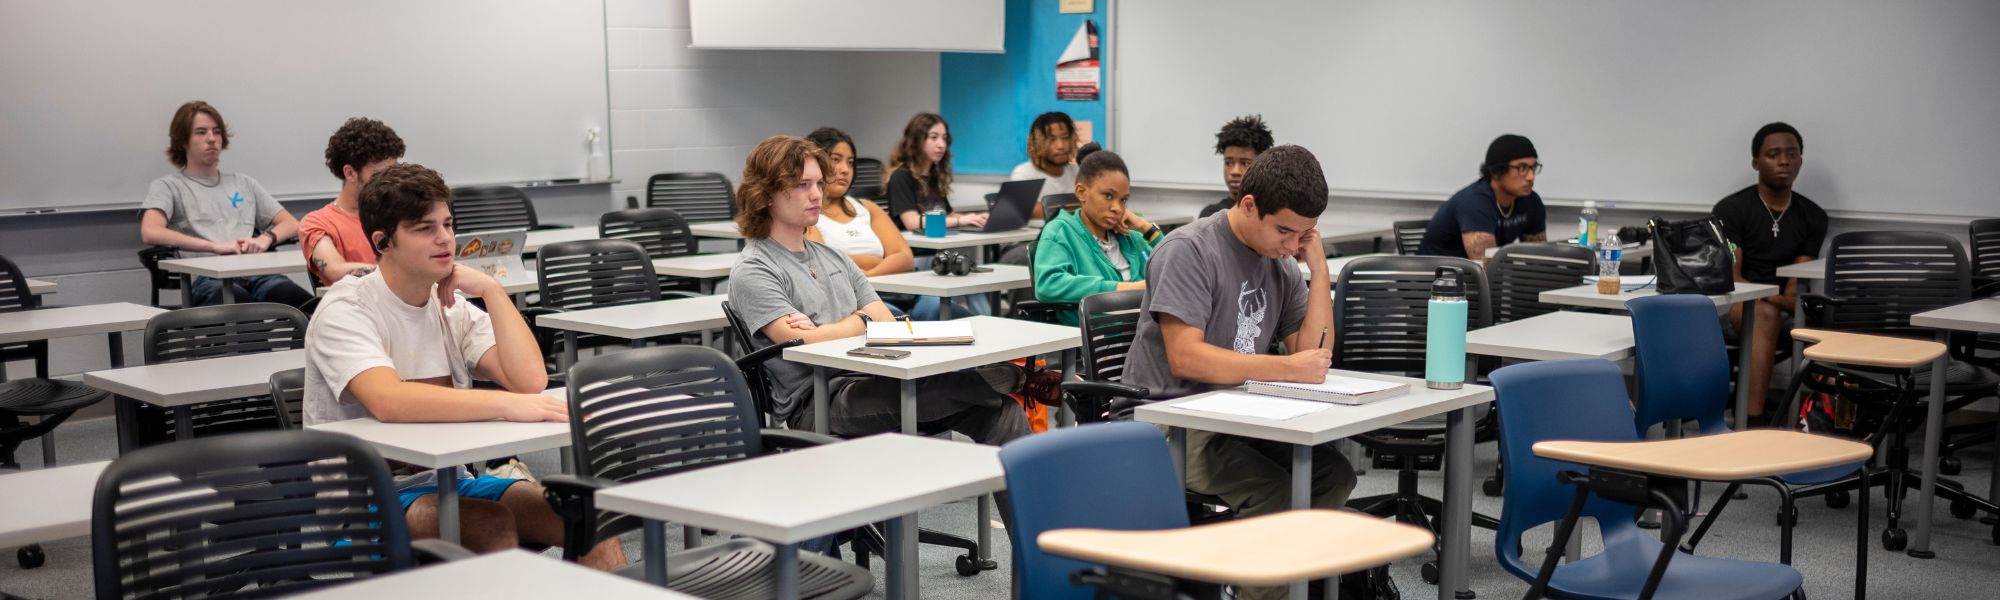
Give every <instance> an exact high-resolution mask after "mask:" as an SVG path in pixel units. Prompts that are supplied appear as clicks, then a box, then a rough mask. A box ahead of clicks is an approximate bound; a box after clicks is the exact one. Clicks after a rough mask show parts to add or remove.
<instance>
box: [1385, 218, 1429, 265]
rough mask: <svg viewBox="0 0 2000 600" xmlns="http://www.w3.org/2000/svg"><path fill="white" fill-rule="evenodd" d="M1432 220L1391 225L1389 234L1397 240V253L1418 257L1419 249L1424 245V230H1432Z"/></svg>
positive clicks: (1418, 220) (1397, 222) (1400, 222)
mask: <svg viewBox="0 0 2000 600" xmlns="http://www.w3.org/2000/svg"><path fill="white" fill-rule="evenodd" d="M1430 226H1431V220H1430V219H1415V220H1409V221H1396V222H1394V223H1390V224H1389V233H1390V235H1391V236H1393V237H1394V238H1395V239H1396V253H1397V254H1401V255H1403V256H1416V255H1417V247H1418V246H1422V245H1423V243H1424V230H1427V229H1430Z"/></svg>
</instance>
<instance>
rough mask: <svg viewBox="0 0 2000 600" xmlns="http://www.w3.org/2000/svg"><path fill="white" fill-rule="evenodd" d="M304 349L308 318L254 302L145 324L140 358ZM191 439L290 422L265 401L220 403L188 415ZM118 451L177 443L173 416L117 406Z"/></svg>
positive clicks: (159, 360) (158, 360) (131, 404)
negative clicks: (168, 442)
mask: <svg viewBox="0 0 2000 600" xmlns="http://www.w3.org/2000/svg"><path fill="white" fill-rule="evenodd" d="M305 345H306V316H305V314H304V313H301V312H299V310H298V309H296V308H292V307H290V306H285V305H283V304H275V303H269V302H253V303H247V304H224V305H217V306H200V307H195V308H183V309H179V310H174V311H171V312H166V313H161V314H160V315H157V316H154V317H153V318H152V319H149V320H147V321H146V330H145V336H144V341H143V342H142V347H141V348H140V354H141V355H142V356H143V357H144V359H145V362H146V364H149V365H157V364H165V363H176V362H183V361H190V360H201V359H206V358H222V357H226V356H238V355H243V354H257V353H262V352H278V351H283V350H297V349H301V348H304V347H305ZM189 417H190V420H189V423H190V425H191V426H192V429H191V430H190V431H191V433H190V435H191V436H193V437H197V438H199V437H208V436H214V435H221V434H225V433H237V432H243V431H262V430H271V429H286V428H287V424H288V423H291V422H292V419H291V417H289V416H287V415H286V414H284V412H282V411H280V410H278V409H277V405H276V404H275V403H274V401H273V400H272V399H271V398H270V397H268V396H259V397H252V398H239V399H233V400H221V401H217V402H207V403H203V404H198V405H195V406H193V407H191V408H190V409H189ZM118 421H119V431H120V443H121V445H120V447H121V448H122V449H127V450H129V449H133V448H141V447H145V446H150V445H154V444H159V443H163V442H167V441H171V440H173V439H175V437H176V433H177V431H178V429H177V428H178V425H177V423H176V421H175V419H174V415H173V411H171V410H168V409H164V408H160V407H157V406H153V405H151V404H146V403H143V402H138V401H132V400H124V401H121V402H119V405H118Z"/></svg>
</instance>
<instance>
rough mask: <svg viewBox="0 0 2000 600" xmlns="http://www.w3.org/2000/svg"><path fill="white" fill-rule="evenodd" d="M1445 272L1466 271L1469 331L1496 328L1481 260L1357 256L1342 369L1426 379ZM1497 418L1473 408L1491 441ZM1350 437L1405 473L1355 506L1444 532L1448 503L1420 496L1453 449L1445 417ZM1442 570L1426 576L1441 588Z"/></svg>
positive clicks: (1488, 522) (1340, 353) (1339, 354)
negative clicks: (1438, 285) (1438, 523)
mask: <svg viewBox="0 0 2000 600" xmlns="http://www.w3.org/2000/svg"><path fill="white" fill-rule="evenodd" d="M1439 267H1454V268H1457V269H1458V270H1459V272H1460V273H1461V274H1462V278H1461V280H1462V281H1463V282H1464V286H1465V292H1466V301H1467V302H1470V303H1471V306H1470V307H1468V308H1469V309H1470V310H1468V311H1467V318H1466V328H1467V329H1478V328H1481V327H1485V326H1486V325H1488V324H1490V323H1492V321H1493V317H1492V315H1493V303H1492V301H1491V299H1492V295H1491V293H1490V291H1489V288H1488V287H1487V281H1486V270H1485V269H1483V268H1481V267H1480V266H1479V263H1475V262H1472V261H1470V260H1466V259H1463V258H1454V257H1443V256H1376V257H1367V258H1360V259H1355V260H1354V261H1352V262H1349V263H1347V265H1346V266H1344V267H1342V268H1341V270H1340V281H1339V283H1338V285H1337V287H1336V288H1335V291H1334V295H1333V331H1334V337H1333V340H1334V341H1333V366H1334V368H1338V369H1348V370H1354V371H1366V372H1370V373H1387V374H1391V375H1405V376H1416V377H1422V376H1423V372H1424V346H1425V341H1424V340H1425V337H1424V333H1425V331H1426V328H1427V327H1428V324H1427V322H1426V319H1427V318H1428V316H1429V314H1430V307H1429V301H1430V294H1431V283H1432V281H1433V280H1434V279H1435V276H1436V273H1437V269H1438V268H1439ZM1478 372H1479V370H1478V369H1474V370H1468V373H1467V374H1468V375H1474V374H1476V373H1478ZM1490 416H1491V411H1490V410H1489V407H1488V406H1487V405H1483V404H1482V405H1479V406H1476V407H1473V409H1472V420H1473V422H1474V423H1476V424H1477V425H1476V428H1477V429H1478V430H1479V432H1480V433H1481V434H1482V435H1483V436H1485V437H1491V436H1492V435H1493V427H1492V421H1491V419H1490V418H1489V417H1490ZM1350 439H1353V440H1354V441H1355V442H1356V443H1358V444H1361V445H1362V446H1363V447H1366V448H1368V449H1370V450H1373V451H1374V452H1375V460H1376V464H1377V466H1394V467H1395V468H1396V470H1397V471H1396V491H1395V492H1394V493H1390V494H1383V495H1380V496H1371V497H1366V498H1355V499H1351V500H1349V501H1348V503H1347V505H1348V506H1349V507H1352V508H1354V509H1356V510H1360V511H1362V512H1366V513H1368V514H1372V515H1375V516H1378V517H1383V518H1394V519H1396V520H1399V521H1402V522H1404V523H1408V524H1411V525H1416V526H1418V527H1424V528H1428V529H1430V530H1431V532H1432V533H1436V532H1437V529H1436V527H1435V526H1434V525H1433V524H1432V523H1434V522H1435V520H1436V519H1439V518H1442V515H1443V513H1444V511H1443V503H1441V502H1439V501H1438V500H1437V499H1435V498H1429V497H1425V496H1424V495H1423V494H1421V493H1419V492H1418V491H1417V471H1418V469H1419V468H1420V467H1424V466H1430V465H1435V464H1438V463H1441V462H1442V458H1443V455H1444V450H1445V417H1444V415H1437V416H1433V417H1426V418H1422V419H1417V420H1415V421H1410V422H1407V423H1403V424H1401V425H1397V426H1395V427H1388V428H1383V429H1378V430H1375V431H1372V432H1368V433H1365V434H1361V435H1357V436H1354V437H1353V438H1350ZM1472 524H1473V525H1477V526H1479V527H1484V528H1487V529H1494V528H1497V527H1498V526H1499V521H1498V520H1496V519H1494V518H1493V517H1490V516H1486V515H1482V514H1478V513H1474V514H1473V515H1472ZM1433 550H1434V551H1435V550H1436V548H1433ZM1437 573H1438V570H1437V563H1436V562H1434V561H1433V562H1427V563H1424V566H1423V569H1422V571H1421V574H1422V575H1423V577H1424V581H1426V582H1430V583H1436V582H1437Z"/></svg>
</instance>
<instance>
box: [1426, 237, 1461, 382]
mask: <svg viewBox="0 0 2000 600" xmlns="http://www.w3.org/2000/svg"><path fill="white" fill-rule="evenodd" d="M1467 306H1468V303H1467V302H1466V301H1465V283H1464V279H1463V274H1462V273H1460V272H1459V270H1458V269H1457V268H1455V267H1438V270H1437V276H1436V278H1435V279H1433V280H1432V281H1431V301H1430V316H1429V320H1428V321H1427V322H1426V323H1425V324H1424V336H1425V339H1424V387H1428V388H1431V389H1434V390H1455V389H1458V388H1460V387H1463V386H1464V385H1465V313H1466V308H1467Z"/></svg>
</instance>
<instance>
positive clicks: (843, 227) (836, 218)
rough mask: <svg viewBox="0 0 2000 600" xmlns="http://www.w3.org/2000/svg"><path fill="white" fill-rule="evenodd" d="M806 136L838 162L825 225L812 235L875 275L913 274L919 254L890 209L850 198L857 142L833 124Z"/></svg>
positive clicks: (823, 213) (830, 179)
mask: <svg viewBox="0 0 2000 600" xmlns="http://www.w3.org/2000/svg"><path fill="white" fill-rule="evenodd" d="M806 139H808V140H810V141H812V142H813V143H815V144H818V145H819V147H820V148H822V149H824V150H826V153H827V157H828V158H829V159H831V160H830V161H829V162H831V163H833V169H832V171H830V172H829V173H827V177H826V187H825V197H826V198H827V201H826V204H825V205H824V206H821V207H820V212H819V223H818V224H816V225H814V226H813V227H812V228H811V229H808V230H806V238H807V239H811V240H812V241H815V242H819V243H822V244H826V245H828V246H831V247H833V249H835V250H839V251H841V252H842V253H844V254H846V255H847V258H848V259H850V260H853V261H854V264H855V266H858V267H861V271H862V274H863V275H866V276H869V277H873V276H876V275H886V274H890V273H908V272H910V271H911V270H912V269H913V268H914V267H913V265H915V264H916V263H915V255H913V254H911V253H910V243H909V242H908V241H907V240H904V239H903V234H902V232H900V231H897V230H896V224H895V223H894V222H892V221H890V220H889V215H888V213H886V212H883V211H882V207H880V206H876V205H875V203H873V202H868V201H864V200H855V199H854V198H850V197H848V196H847V190H848V188H849V187H850V186H851V185H852V184H853V183H854V140H852V139H850V138H848V137H847V134H845V133H841V132H840V130H838V129H833V128H830V127H822V128H820V129H819V130H818V131H814V132H813V133H812V135H810V136H807V137H806Z"/></svg>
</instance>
